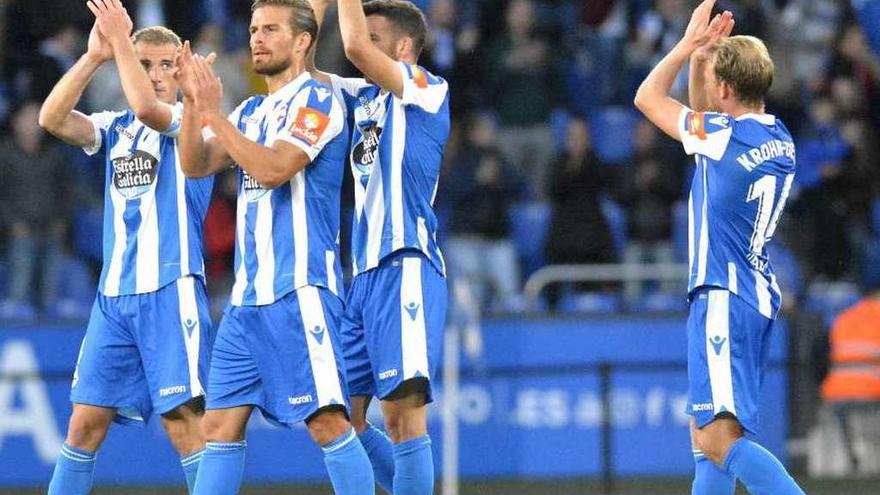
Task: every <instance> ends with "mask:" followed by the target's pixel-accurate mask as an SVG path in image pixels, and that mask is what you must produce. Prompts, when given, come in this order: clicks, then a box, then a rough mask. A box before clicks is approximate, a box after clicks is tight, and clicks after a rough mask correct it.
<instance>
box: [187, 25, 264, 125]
mask: <svg viewBox="0 0 880 495" xmlns="http://www.w3.org/2000/svg"><path fill="white" fill-rule="evenodd" d="M193 49H194V50H195V52H196V53H200V54H202V55H205V56H207V55H208V54H210V53H211V52H214V53H216V54H217V59H216V60H215V61H214V65H213V69H214V73H215V74H217V76H219V77H220V79H221V80H223V102H222V108H223V110H224V111H225V112H226V113H232V110H234V109H235V107H237V106H238V104H239V103H241V102H242V101H243V100H244V99H245V98H247V97H248V96H250V87H249V85H248V78H247V74H248V71H249V70H250V67H251V57H250V50H249V49H248V46H247V45H246V44H244V43H242V44H241V45H240V46H238V47H236V48H235V49H234V50H232V51H228V52H227V51H225V49H224V46H223V32H222V30H221V28H220V26H219V25H217V24H205V25H204V26H203V27H202V29H201V30H200V31H199V35H198V38H196V40H195V43H193Z"/></svg>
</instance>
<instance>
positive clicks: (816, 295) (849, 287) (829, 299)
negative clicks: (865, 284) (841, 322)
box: [804, 282, 861, 326]
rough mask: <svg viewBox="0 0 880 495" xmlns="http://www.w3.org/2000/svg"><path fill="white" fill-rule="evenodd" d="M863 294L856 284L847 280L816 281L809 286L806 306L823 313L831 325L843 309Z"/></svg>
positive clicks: (827, 324)
mask: <svg viewBox="0 0 880 495" xmlns="http://www.w3.org/2000/svg"><path fill="white" fill-rule="evenodd" d="M860 298H861V294H860V292H859V289H858V287H857V286H856V285H855V284H851V283H847V282H814V283H812V284H810V286H809V288H807V296H806V301H805V303H804V305H805V307H806V308H807V309H809V310H812V311H815V312H818V313H821V314H822V316H823V318H824V320H825V324H826V326H830V325H831V323H832V322H833V321H834V318H836V317H837V315H838V314H840V312H841V311H843V310H845V309H847V308H849V307H850V306H852V305H853V304H855V303H856V302H858V301H859V299H860Z"/></svg>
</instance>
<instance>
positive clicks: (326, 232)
mask: <svg viewBox="0 0 880 495" xmlns="http://www.w3.org/2000/svg"><path fill="white" fill-rule="evenodd" d="M229 120H230V122H232V123H233V124H234V125H236V126H237V127H238V129H239V130H240V131H241V132H242V133H244V134H245V135H246V136H247V137H248V138H249V139H252V140H253V141H255V142H257V143H260V144H262V145H264V146H272V144H274V143H275V141H279V140H280V141H284V142H287V143H291V144H293V145H296V146H298V147H300V148H301V149H302V150H303V151H305V152H306V154H308V155H309V157H310V158H311V159H312V162H311V163H310V164H309V165H308V166H307V167H306V168H305V169H304V170H303V171H301V172H299V173H297V174H296V175H294V176H293V177H292V178H291V179H290V180H289V181H288V182H286V183H284V184H283V185H281V186H279V187H276V188H274V189H265V188H263V187H262V186H261V185H260V184H259V183H257V181H256V180H254V179H253V178H252V177H251V176H250V175H248V173H247V172H245V171H244V169H239V187H238V211H237V216H236V218H237V219H236V246H235V285H233V287H232V298H231V301H230V302H231V303H232V304H233V305H235V306H261V305H265V304H272V303H273V302H275V301H277V300H278V299H280V298H282V297H284V295H286V294H288V293H290V292H292V291H294V290H296V289H299V288H301V287H304V286H307V285H314V286H319V287H326V288H328V289H329V290H330V291H331V292H333V293H334V294H336V295H337V296H340V297H341V296H342V267H341V265H340V262H339V201H340V192H341V189H342V174H343V171H344V168H343V167H344V166H345V165H344V164H345V156H346V152H347V141H346V139H347V132H346V123H345V117H344V113H343V110H342V107H341V105H340V103H339V102H338V101H337V100H336V98H334V97H333V94H332V91H331V90H330V88H328V87H327V86H325V85H323V84H321V83H319V82H318V81H315V80H314V79H312V78H311V76H310V75H309V74H308V73H307V72H305V73H303V74H301V75H300V76H299V77H297V78H296V79H294V80H293V81H291V82H289V83H287V85H285V86H284V87H283V88H281V89H279V90H278V91H276V92H275V93H273V94H271V95H268V96H254V97H251V98H248V99H247V100H245V101H244V102H242V103H241V105H239V106H238V108H236V109H235V111H233V112H232V114H231V115H230V116H229Z"/></svg>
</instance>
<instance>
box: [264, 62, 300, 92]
mask: <svg viewBox="0 0 880 495" xmlns="http://www.w3.org/2000/svg"><path fill="white" fill-rule="evenodd" d="M305 71H306V65H305V63H304V62H302V61H294V62H293V63H292V64H290V67H288V68H287V69H285V70H284V71H282V72H279V73H278V74H275V75H272V76H266V87H267V88H268V89H269V94H272V93H274V92H276V91H278V90H279V89H281V88H283V87H284V86H285V85H287V83H289V82H290V81H293V80H294V79H296V78H297V77H299V76H300V75H302V73H303V72H305Z"/></svg>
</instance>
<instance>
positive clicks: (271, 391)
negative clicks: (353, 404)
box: [206, 286, 348, 426]
mask: <svg viewBox="0 0 880 495" xmlns="http://www.w3.org/2000/svg"><path fill="white" fill-rule="evenodd" d="M341 316H342V301H340V300H339V298H338V297H336V296H335V295H334V294H333V293H332V292H330V291H329V290H327V289H324V288H319V287H313V286H306V287H302V288H300V289H297V290H295V291H293V292H291V293H289V294H287V295H286V296H284V297H282V298H281V299H279V300H277V301H275V302H274V303H272V304H268V305H265V306H229V307H227V308H226V312H225V314H224V315H223V320H222V321H221V322H220V327H219V328H218V329H217V341H216V342H215V344H214V351H213V354H212V358H211V372H210V380H209V382H208V399H207V405H206V408H207V409H227V408H230V407H238V406H246V405H252V406H256V407H257V408H259V409H260V412H262V414H263V416H264V417H265V418H266V419H267V420H269V421H271V422H273V423H275V424H277V425H280V426H292V425H294V424H296V423H298V422H300V421H304V420H306V419H308V418H309V417H310V416H312V415H313V414H314V413H315V412H316V411H317V410H318V409H321V408H323V407H326V406H331V405H339V406H341V407H345V408H346V411H347V409H348V394H347V391H346V389H345V374H344V373H345V371H344V366H343V361H342V353H340V352H339V349H340V347H339V318H340V317H341Z"/></svg>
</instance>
